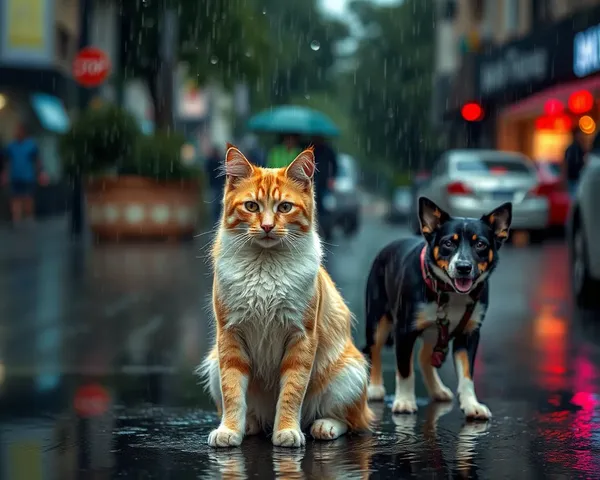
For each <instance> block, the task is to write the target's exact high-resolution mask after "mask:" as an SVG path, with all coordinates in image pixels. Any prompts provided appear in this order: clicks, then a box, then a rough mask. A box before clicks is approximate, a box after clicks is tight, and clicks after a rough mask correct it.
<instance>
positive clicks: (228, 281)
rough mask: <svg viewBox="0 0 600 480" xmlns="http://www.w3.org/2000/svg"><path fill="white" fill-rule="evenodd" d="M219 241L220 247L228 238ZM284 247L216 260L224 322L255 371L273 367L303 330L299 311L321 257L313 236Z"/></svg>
mask: <svg viewBox="0 0 600 480" xmlns="http://www.w3.org/2000/svg"><path fill="white" fill-rule="evenodd" d="M231 241H232V240H231V239H228V238H227V237H224V238H223V239H222V243H223V245H222V247H223V251H224V252H227V248H229V247H228V245H227V244H228V242H229V243H230V242H231ZM295 247H296V248H294V247H292V248H291V249H289V250H287V249H286V250H283V249H277V250H276V249H262V248H260V247H248V248H244V249H242V250H240V251H239V252H236V253H235V255H230V256H227V255H225V256H223V257H220V258H218V260H217V262H216V265H215V267H216V274H217V277H216V278H217V282H218V290H219V296H220V300H221V301H222V302H223V304H224V306H225V308H226V310H227V326H228V327H235V328H236V330H237V331H238V332H239V334H240V335H241V336H242V339H243V341H244V343H245V346H246V348H247V351H248V354H249V355H250V357H251V360H252V364H253V370H254V371H255V373H258V374H260V373H263V374H264V376H269V374H268V372H267V371H268V370H271V369H273V368H278V366H279V363H280V362H281V358H282V356H283V353H284V350H285V344H286V341H287V339H288V338H289V336H290V335H292V334H294V333H298V332H299V331H301V330H302V329H303V317H304V312H305V310H306V308H307V306H308V304H309V302H310V301H311V299H312V297H313V296H314V294H315V289H316V281H317V275H318V272H319V265H320V260H321V247H320V243H319V239H318V237H317V236H316V235H314V236H309V237H307V238H306V239H303V240H300V241H299V242H298V243H296V244H295Z"/></svg>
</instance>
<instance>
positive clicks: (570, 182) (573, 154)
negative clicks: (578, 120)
mask: <svg viewBox="0 0 600 480" xmlns="http://www.w3.org/2000/svg"><path fill="white" fill-rule="evenodd" d="M584 158H585V149H584V143H583V132H582V131H581V130H580V129H579V128H578V127H576V128H575V129H573V141H572V142H571V145H569V146H568V147H567V150H566V151H565V161H564V166H563V168H564V170H565V179H566V181H567V186H568V189H569V194H570V195H571V197H573V196H575V193H576V192H577V184H578V183H579V176H580V175H581V170H582V169H583V166H584V164H585V160H584Z"/></svg>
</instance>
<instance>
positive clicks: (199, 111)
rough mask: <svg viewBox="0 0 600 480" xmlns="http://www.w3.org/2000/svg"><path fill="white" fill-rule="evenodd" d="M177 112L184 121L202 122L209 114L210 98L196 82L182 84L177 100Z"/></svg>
mask: <svg viewBox="0 0 600 480" xmlns="http://www.w3.org/2000/svg"><path fill="white" fill-rule="evenodd" d="M177 107H178V108H177V112H178V114H179V118H180V119H182V120H201V119H203V118H205V117H206V116H207V114H208V98H207V96H206V92H205V91H204V90H201V89H200V88H199V87H198V86H197V85H196V83H195V82H193V81H186V82H182V85H181V86H180V87H179V91H178V98H177Z"/></svg>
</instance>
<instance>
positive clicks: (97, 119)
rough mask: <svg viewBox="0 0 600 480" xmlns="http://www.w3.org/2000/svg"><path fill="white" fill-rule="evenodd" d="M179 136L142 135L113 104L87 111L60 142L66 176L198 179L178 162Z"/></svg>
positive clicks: (199, 174)
mask: <svg viewBox="0 0 600 480" xmlns="http://www.w3.org/2000/svg"><path fill="white" fill-rule="evenodd" d="M184 142H185V138H184V137H183V136H181V135H176V134H166V133H157V134H155V135H152V136H145V135H142V133H141V132H140V130H139V128H138V123H137V121H136V119H135V118H134V117H133V116H131V115H130V114H129V113H128V112H127V111H125V110H124V109H121V108H119V107H116V106H113V105H107V106H103V107H101V108H99V109H91V110H87V111H85V112H84V113H83V115H82V116H80V117H79V118H78V119H77V120H76V121H75V122H73V124H72V126H71V129H70V130H69V132H67V133H66V134H65V135H63V136H62V138H61V139H60V154H61V156H62V159H63V162H64V167H65V171H66V173H68V174H71V175H72V174H75V173H81V174H83V175H90V174H91V175H93V174H102V173H108V172H111V173H116V174H122V175H140V176H143V177H147V178H153V179H156V180H180V179H200V178H201V177H202V172H201V171H200V170H199V169H198V168H195V167H192V166H189V165H185V164H184V163H182V162H181V147H182V145H183V144H184Z"/></svg>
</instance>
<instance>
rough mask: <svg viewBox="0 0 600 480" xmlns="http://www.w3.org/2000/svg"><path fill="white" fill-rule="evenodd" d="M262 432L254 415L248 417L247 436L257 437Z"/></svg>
mask: <svg viewBox="0 0 600 480" xmlns="http://www.w3.org/2000/svg"><path fill="white" fill-rule="evenodd" d="M259 432H260V424H259V423H258V420H257V419H256V417H255V416H254V415H248V416H247V417H246V435H257V434H258V433H259Z"/></svg>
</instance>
